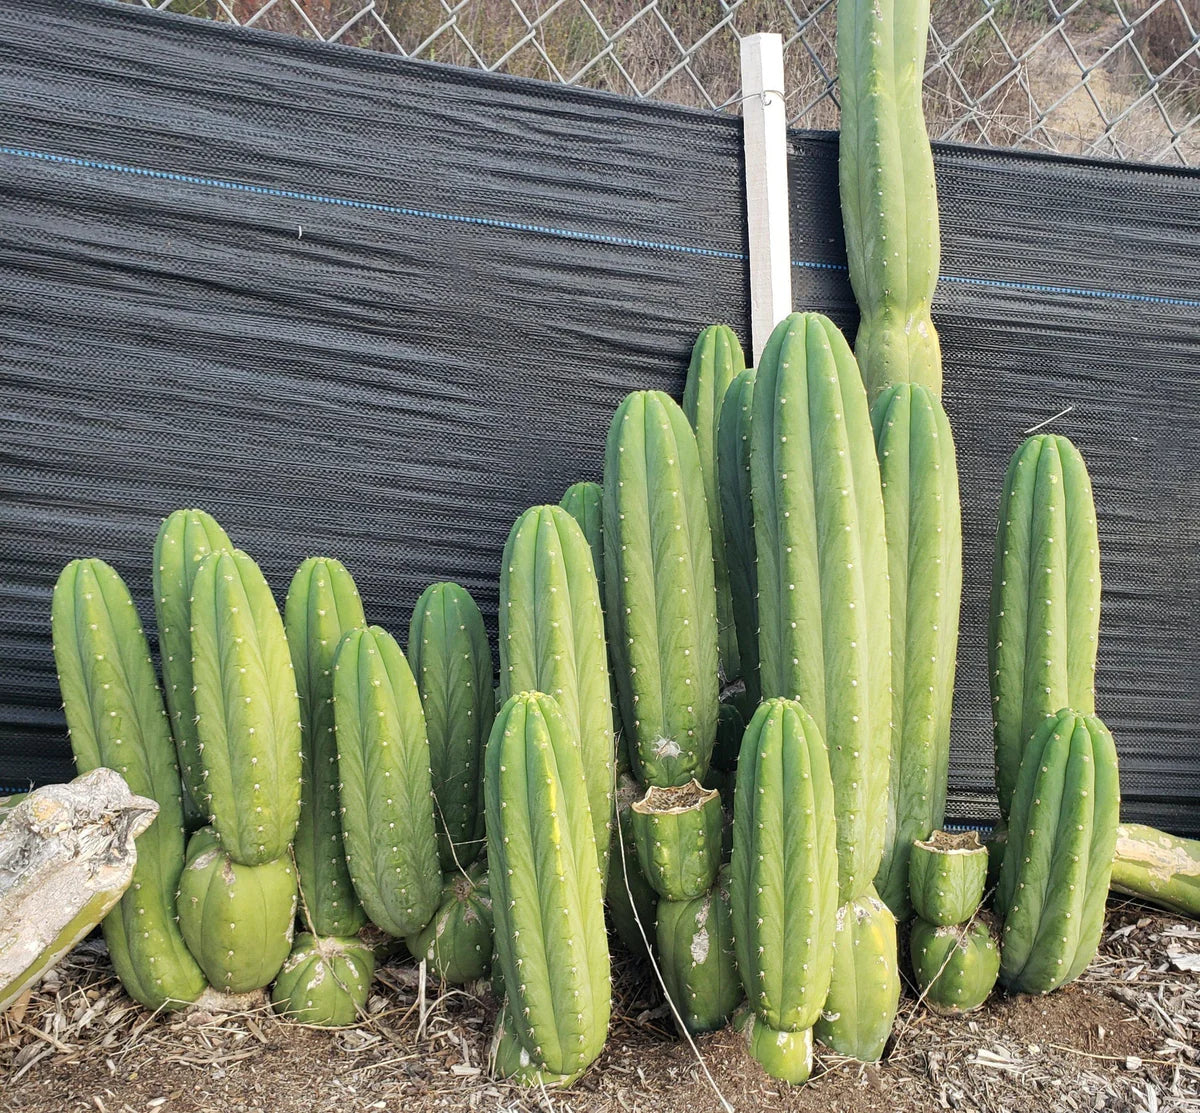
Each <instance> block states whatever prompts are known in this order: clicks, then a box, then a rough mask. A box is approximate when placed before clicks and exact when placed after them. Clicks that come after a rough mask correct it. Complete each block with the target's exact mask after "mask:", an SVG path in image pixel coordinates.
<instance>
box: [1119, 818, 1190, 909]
mask: <svg viewBox="0 0 1200 1113" xmlns="http://www.w3.org/2000/svg"><path fill="white" fill-rule="evenodd" d="M1112 891H1113V892H1114V893H1124V894H1125V895H1126V896H1130V897H1137V898H1138V900H1144V901H1147V902H1148V903H1150V904H1156V905H1158V906H1159V907H1160V908H1166V909H1169V910H1170V911H1172V912H1178V913H1180V914H1181V915H1183V916H1191V917H1192V919H1193V920H1200V840H1197V839H1183V838H1179V837H1178V836H1176V835H1168V834H1167V832H1166V831H1160V830H1158V829H1157V828H1156V827H1146V826H1144V825H1142V824H1140V823H1122V824H1121V825H1120V826H1119V827H1118V828H1117V849H1116V852H1115V854H1114V855H1113V872H1112Z"/></svg>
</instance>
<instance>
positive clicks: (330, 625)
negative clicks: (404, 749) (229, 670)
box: [283, 557, 367, 937]
mask: <svg viewBox="0 0 1200 1113" xmlns="http://www.w3.org/2000/svg"><path fill="white" fill-rule="evenodd" d="M283 610H284V629H285V630H286V632H287V639H288V648H289V650H290V651H291V656H292V664H293V666H294V668H295V673H296V691H297V692H298V693H299V696H300V724H301V733H300V737H301V743H302V755H301V756H302V769H303V774H302V775H303V777H304V784H303V785H302V786H301V793H300V823H299V826H298V827H297V828H296V838H295V841H294V843H293V851H294V853H295V855H296V872H297V874H298V875H299V879H300V893H301V897H302V901H301V908H300V912H301V916H302V917H303V918H304V920H305V921H306V923H307V925H308V927H309V929H310V930H311V931H312V932H315V933H316V935H318V936H321V937H324V936H338V935H342V936H348V935H353V934H354V933H355V932H356V931H358V930H359V928H361V927H363V926H364V925H365V924H366V922H367V915H366V913H365V912H364V911H363V909H362V905H361V904H359V901H358V897H357V896H355V893H354V885H353V883H352V882H351V880H350V871H349V870H348V869H347V868H346V852H345V849H344V848H343V846H342V818H341V804H340V803H339V800H338V764H337V736H336V733H335V730H334V717H333V659H334V657H335V656H336V655H337V647H338V643H339V642H340V641H341V640H342V636H343V635H344V634H345V633H346V631H347V630H351V629H353V628H354V627H356V626H361V625H363V623H364V622H365V621H366V620H365V618H364V616H363V606H362V600H361V599H360V598H359V595H358V588H357V587H356V586H355V584H354V579H353V578H352V577H351V575H350V573H349V572H347V571H346V568H345V566H344V565H343V564H342V563H341V562H340V561H337V560H334V559H333V558H332V557H309V558H308V559H307V560H305V561H304V562H303V563H302V564H301V565H300V567H299V568H298V569H296V574H295V575H294V576H293V577H292V583H291V586H290V587H289V588H288V594H287V602H286V603H285V604H284V609H283Z"/></svg>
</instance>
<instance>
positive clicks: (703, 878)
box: [630, 781, 725, 901]
mask: <svg viewBox="0 0 1200 1113" xmlns="http://www.w3.org/2000/svg"><path fill="white" fill-rule="evenodd" d="M630 813H631V814H630V819H631V821H632V823H633V837H634V840H635V841H636V842H637V854H638V862H639V863H640V864H641V867H642V872H643V873H644V874H645V876H646V880H647V881H649V882H650V884H651V885H652V886H653V887H654V890H655V892H657V893H658V895H659V896H660V897H662V898H663V899H664V900H672V901H682V900H691V899H692V898H693V897H699V896H702V895H703V894H704V893H706V892H708V890H709V889H711V888H712V887H713V884H714V883H715V882H716V880H717V870H718V869H720V867H721V831H722V828H723V827H724V825H725V812H724V810H723V809H722V807H721V794H720V793H719V792H717V790H716V789H707V788H704V787H703V786H702V785H701V784H700V782H699V781H689V782H688V783H687V784H686V785H681V786H679V787H678V788H655V787H654V786H653V785H651V787H650V788H648V789H647V790H646V795H645V796H644V797H642V799H641V800H636V801H634V803H633V806H632V807H631V808H630Z"/></svg>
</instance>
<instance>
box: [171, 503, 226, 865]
mask: <svg viewBox="0 0 1200 1113" xmlns="http://www.w3.org/2000/svg"><path fill="white" fill-rule="evenodd" d="M232 551H233V542H232V541H230V540H229V535H228V534H227V533H226V532H225V531H224V530H223V529H222V528H221V527H220V526H219V525H218V524H217V521H216V519H215V518H213V516H212V515H211V514H207V513H205V511H203V510H176V511H175V512H174V513H173V514H171V515H169V516H168V517H167V518H166V519H164V521H163V524H162V526H161V527H160V528H159V531H158V538H157V539H156V540H155V542H154V615H155V621H156V622H157V623H158V649H159V656H160V658H161V660H162V673H163V688H164V689H165V695H166V699H167V711H168V712H169V713H170V717H171V733H172V734H173V735H174V738H175V749H176V752H177V754H178V757H179V771H180V774H181V775H182V777H183V794H184V795H183V808H184V819H185V821H186V823H187V827H188V829H189V830H194V829H195V828H197V827H200V826H203V825H204V824H205V823H206V822H207V821H208V814H209V812H208V801H207V796H208V790H207V789H206V788H205V787H204V766H203V765H202V763H201V761H200V733H199V731H198V730H197V728H196V701H195V696H194V694H193V692H194V689H193V687H192V581H193V580H195V578H196V572H197V570H198V569H199V567H200V562H201V561H202V560H203V559H204V558H205V557H206V556H208V555H209V553H221V552H232ZM181 860H182V859H181Z"/></svg>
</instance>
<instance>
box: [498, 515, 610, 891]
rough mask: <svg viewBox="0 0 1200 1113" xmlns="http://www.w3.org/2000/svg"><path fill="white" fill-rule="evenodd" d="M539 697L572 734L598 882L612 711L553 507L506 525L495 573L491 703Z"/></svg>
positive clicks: (598, 616) (584, 564)
mask: <svg viewBox="0 0 1200 1113" xmlns="http://www.w3.org/2000/svg"><path fill="white" fill-rule="evenodd" d="M516 692H545V693H547V694H548V695H550V696H553V697H554V701H555V703H557V705H558V708H559V710H560V711H561V712H562V713H563V715H564V716H566V719H567V722H568V723H569V724H570V725H571V729H572V730H573V731H574V732H575V736H576V737H577V738H578V740H579V742H578V744H579V752H580V757H581V759H582V762H583V777H584V781H585V782H586V784H587V792H588V805H589V807H590V809H591V816H592V826H593V828H594V830H593V842H594V845H595V846H596V848H597V854H598V856H599V863H600V871H601V878H602V879H603V878H604V877H605V876H606V875H607V871H608V848H609V837H610V831H611V825H612V807H613V800H612V794H613V761H614V754H615V744H614V742H613V709H612V702H611V699H610V696H609V675H608V649H607V646H606V644H605V641H604V612H603V610H602V609H601V607H600V590H599V587H598V586H597V583H596V569H595V566H594V565H593V563H592V551H591V548H590V547H589V545H588V542H587V538H586V537H584V535H583V530H582V529H580V528H579V523H578V522H576V521H575V519H574V518H572V517H571V515H570V514H568V513H567V512H566V511H565V510H564V509H563V508H562V507H561V506H535V507H532V508H531V509H529V510H526V511H525V513H524V514H522V515H521V516H520V517H519V518H518V519H517V520H516V521H515V522H514V523H513V527H512V529H511V530H510V531H509V534H508V543H507V544H506V545H505V546H504V556H503V558H502V563H501V567H500V694H501V695H502V696H503V697H504V698H505V699H507V698H508V697H509V696H511V695H513V694H514V693H516Z"/></svg>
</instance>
